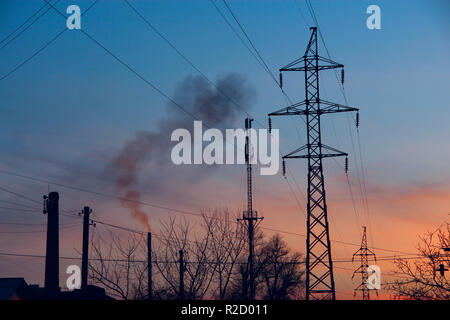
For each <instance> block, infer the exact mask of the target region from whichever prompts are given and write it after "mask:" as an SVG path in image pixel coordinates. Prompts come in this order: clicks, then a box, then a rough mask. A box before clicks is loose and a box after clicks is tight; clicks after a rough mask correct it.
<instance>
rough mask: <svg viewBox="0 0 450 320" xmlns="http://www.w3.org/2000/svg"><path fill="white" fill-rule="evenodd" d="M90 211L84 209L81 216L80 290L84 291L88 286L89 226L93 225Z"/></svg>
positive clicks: (89, 209) (87, 208)
mask: <svg viewBox="0 0 450 320" xmlns="http://www.w3.org/2000/svg"><path fill="white" fill-rule="evenodd" d="M91 213H92V209H91V208H89V207H84V208H83V211H82V213H81V214H83V254H82V260H81V290H86V288H87V286H88V274H89V270H88V265H89V226H90V225H93V223H92V221H91V220H90V218H89V215H90V214H91Z"/></svg>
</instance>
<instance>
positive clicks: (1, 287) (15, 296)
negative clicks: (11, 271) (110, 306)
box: [0, 278, 114, 300]
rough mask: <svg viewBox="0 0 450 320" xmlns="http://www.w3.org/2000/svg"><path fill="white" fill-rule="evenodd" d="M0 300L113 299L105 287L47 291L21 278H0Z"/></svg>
mask: <svg viewBox="0 0 450 320" xmlns="http://www.w3.org/2000/svg"><path fill="white" fill-rule="evenodd" d="M0 300H114V299H113V298H111V297H109V296H107V295H106V293H105V289H103V288H100V287H97V286H87V287H86V288H85V289H84V290H73V291H59V292H58V293H57V294H54V293H49V292H47V289H46V288H42V287H39V286H38V285H36V284H30V285H29V284H27V283H26V281H25V280H24V279H23V278H0Z"/></svg>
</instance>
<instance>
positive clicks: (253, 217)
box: [239, 118, 263, 300]
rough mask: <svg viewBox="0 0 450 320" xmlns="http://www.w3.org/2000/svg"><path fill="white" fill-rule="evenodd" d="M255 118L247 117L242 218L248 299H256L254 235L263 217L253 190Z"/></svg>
mask: <svg viewBox="0 0 450 320" xmlns="http://www.w3.org/2000/svg"><path fill="white" fill-rule="evenodd" d="M252 121H253V119H250V118H247V119H245V130H246V133H247V135H246V137H245V163H246V165H247V211H244V212H243V215H242V219H239V220H243V221H246V223H247V228H248V273H247V274H248V275H249V289H250V290H249V295H248V299H250V300H254V299H255V267H254V263H255V258H254V254H255V252H254V251H255V248H254V235H255V228H256V226H257V225H258V223H259V221H261V220H262V219H263V218H262V217H258V212H257V211H254V210H253V190H252V159H253V151H252V145H251V133H250V132H251V130H250V129H251V128H252Z"/></svg>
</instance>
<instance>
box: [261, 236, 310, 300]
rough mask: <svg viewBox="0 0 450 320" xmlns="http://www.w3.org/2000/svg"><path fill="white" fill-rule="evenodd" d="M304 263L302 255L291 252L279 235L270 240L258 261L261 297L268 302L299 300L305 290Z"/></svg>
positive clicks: (263, 248)
mask: <svg viewBox="0 0 450 320" xmlns="http://www.w3.org/2000/svg"><path fill="white" fill-rule="evenodd" d="M304 263H305V262H304V260H303V257H302V255H301V254H300V253H298V252H291V250H290V248H289V247H288V246H287V243H286V242H285V241H283V240H282V239H281V236H280V235H279V234H276V235H274V236H273V237H272V238H270V239H269V240H268V241H267V242H266V243H265V244H264V246H263V247H262V249H261V252H260V254H259V255H258V261H257V266H258V269H257V275H258V282H259V284H258V287H259V288H260V289H261V291H260V295H261V297H262V298H263V299H268V300H288V299H293V298H299V297H300V296H301V292H302V291H303V289H304V286H303V284H304V278H303V277H304V273H305V272H304V270H303V266H304Z"/></svg>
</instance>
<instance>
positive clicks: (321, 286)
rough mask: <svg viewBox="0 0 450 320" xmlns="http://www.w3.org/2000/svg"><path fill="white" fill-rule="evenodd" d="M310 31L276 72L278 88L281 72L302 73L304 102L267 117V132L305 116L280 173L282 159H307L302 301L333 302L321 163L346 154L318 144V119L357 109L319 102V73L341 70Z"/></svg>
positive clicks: (313, 28)
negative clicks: (302, 136)
mask: <svg viewBox="0 0 450 320" xmlns="http://www.w3.org/2000/svg"><path fill="white" fill-rule="evenodd" d="M310 30H311V37H310V39H309V43H308V46H307V48H306V51H305V54H304V55H303V57H301V58H299V59H297V60H295V61H293V62H292V63H290V64H288V65H287V66H285V67H283V68H281V69H280V86H282V83H283V79H282V72H284V71H303V72H304V73H305V100H303V101H302V102H299V103H296V104H294V105H291V106H288V107H286V108H282V109H280V110H278V111H275V112H273V113H270V114H269V128H271V126H272V124H271V119H270V117H272V116H286V115H302V116H303V115H304V116H306V126H307V144H306V145H304V146H303V147H300V148H298V149H296V150H294V151H293V152H291V153H289V154H287V155H285V156H283V169H284V167H285V165H284V160H285V159H291V158H305V159H308V202H307V237H306V251H307V252H306V299H307V300H310V299H332V300H334V299H335V298H336V294H335V286H334V278H333V262H332V260H331V246H330V236H329V228H328V217H327V205H326V198H325V185H324V177H323V170H322V159H323V158H328V157H338V156H347V154H346V153H345V152H342V151H339V150H337V149H334V148H332V147H329V146H326V145H324V144H322V138H321V131H320V117H321V115H324V114H330V113H338V112H349V111H358V109H357V108H352V107H348V106H344V105H340V104H337V103H333V102H329V101H325V100H321V99H320V96H319V71H323V70H329V69H336V68H342V69H343V67H344V66H343V65H342V64H339V63H336V62H334V61H332V60H330V59H327V58H324V57H321V56H319V54H318V42H317V28H316V27H312V28H310ZM342 74H343V72H342ZM342 80H343V79H342Z"/></svg>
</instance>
